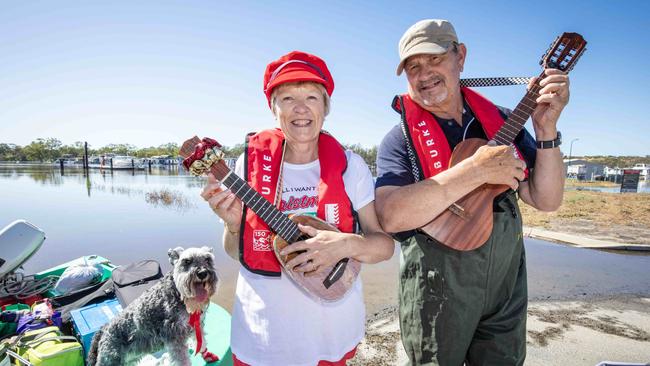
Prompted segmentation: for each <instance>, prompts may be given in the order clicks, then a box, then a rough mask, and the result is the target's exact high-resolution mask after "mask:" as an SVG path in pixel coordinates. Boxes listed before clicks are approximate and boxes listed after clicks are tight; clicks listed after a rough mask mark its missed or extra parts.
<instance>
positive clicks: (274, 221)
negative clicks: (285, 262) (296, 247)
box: [212, 164, 302, 244]
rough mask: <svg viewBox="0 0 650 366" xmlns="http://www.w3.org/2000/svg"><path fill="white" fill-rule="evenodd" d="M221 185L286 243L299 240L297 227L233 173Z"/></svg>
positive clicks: (299, 234) (299, 232) (299, 235)
mask: <svg viewBox="0 0 650 366" xmlns="http://www.w3.org/2000/svg"><path fill="white" fill-rule="evenodd" d="M215 165H216V164H215ZM213 170H215V169H214V168H213ZM212 173H213V174H214V173H216V172H215V171H213V172H212ZM222 183H223V184H224V185H225V186H226V187H228V189H230V190H231V191H232V192H233V193H234V194H235V196H237V197H238V198H239V199H240V200H241V201H242V202H243V203H244V204H245V205H246V207H248V208H249V209H251V210H253V212H255V214H257V216H259V217H260V218H261V219H262V221H264V222H265V223H266V224H267V225H268V226H269V228H270V229H271V230H272V231H274V232H275V233H276V234H278V235H280V237H282V239H284V240H285V241H286V242H287V243H289V244H292V243H294V242H296V241H298V240H299V239H300V237H301V236H302V232H301V231H300V229H298V225H296V223H294V222H293V221H291V219H289V217H288V216H287V215H285V214H283V213H282V212H281V211H280V210H278V208H277V207H275V206H274V205H273V204H272V203H271V202H269V201H268V200H267V199H266V198H264V197H263V196H262V195H261V194H259V193H258V192H257V191H255V190H254V189H253V188H252V187H251V186H249V185H248V183H247V182H246V181H245V180H243V179H241V178H240V177H239V176H238V175H237V174H235V173H234V172H233V171H230V172H229V173H228V174H227V175H226V176H225V177H224V178H223V180H222Z"/></svg>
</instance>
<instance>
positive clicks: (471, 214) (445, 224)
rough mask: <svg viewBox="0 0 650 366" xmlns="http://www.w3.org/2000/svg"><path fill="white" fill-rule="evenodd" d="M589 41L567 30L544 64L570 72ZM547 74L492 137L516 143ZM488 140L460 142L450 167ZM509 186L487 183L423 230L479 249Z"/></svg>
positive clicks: (451, 244) (454, 245) (442, 239)
mask: <svg viewBox="0 0 650 366" xmlns="http://www.w3.org/2000/svg"><path fill="white" fill-rule="evenodd" d="M586 45H587V42H586V41H585V40H584V39H583V38H582V36H581V35H579V34H578V33H563V34H562V35H561V36H559V37H557V39H556V40H555V42H553V43H552V44H551V47H550V48H549V49H548V50H547V51H546V53H545V54H544V55H543V56H542V59H541V60H540V62H539V63H540V65H542V68H553V69H559V70H562V71H564V72H566V73H568V72H569V71H571V69H573V67H574V66H575V64H576V62H577V61H578V59H579V58H580V56H581V55H582V53H583V52H584V51H585V49H586V48H585V46H586ZM543 76H544V71H542V73H541V74H540V76H539V77H538V78H537V80H536V82H535V85H533V86H532V87H531V88H530V90H528V91H527V92H526V95H524V97H523V98H522V99H521V101H520V102H519V104H518V105H517V107H516V108H515V110H514V111H512V113H511V114H510V116H509V117H508V119H507V120H506V121H505V122H504V123H503V126H501V128H500V129H499V131H498V132H497V133H496V135H494V137H493V139H492V140H494V141H495V142H496V143H497V145H512V143H513V141H514V139H515V137H516V136H517V135H518V134H519V132H520V131H521V130H522V129H523V127H524V124H525V123H526V121H527V120H528V117H530V115H531V114H532V113H533V111H534V110H535V107H537V102H535V100H536V99H537V97H539V91H540V89H541V87H540V85H539V82H540V81H541V80H542V77H543ZM485 144H487V141H486V140H483V139H479V138H471V139H467V140H464V141H462V142H460V143H459V144H458V145H456V147H455V148H454V151H453V152H452V154H451V158H450V161H449V167H452V166H454V165H456V164H458V163H459V162H461V161H463V160H465V159H467V158H468V157H470V156H472V155H474V153H475V152H476V150H478V149H479V148H480V147H481V146H483V145H485ZM508 189H509V187H508V186H506V185H495V184H483V185H482V186H480V187H478V188H476V189H475V190H473V191H472V192H470V193H468V194H467V195H465V196H464V197H463V198H461V199H460V200H458V201H456V202H455V203H453V204H452V205H451V206H449V207H448V208H447V209H446V210H444V211H443V212H442V213H441V214H440V215H438V216H437V217H436V218H434V219H433V220H432V221H431V222H429V223H428V224H426V225H424V226H423V227H421V228H420V229H419V230H420V231H422V232H424V233H425V234H427V235H429V236H430V237H432V238H434V239H436V240H437V241H438V242H440V243H442V244H444V245H446V246H448V247H451V248H453V249H456V250H461V251H468V250H473V249H476V248H478V247H480V246H482V245H483V244H485V242H486V241H487V240H488V238H489V237H490V234H491V233H492V225H493V222H492V202H493V200H494V198H495V197H496V196H498V195H499V194H501V193H503V192H505V191H506V190H508Z"/></svg>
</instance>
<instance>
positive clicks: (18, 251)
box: [0, 220, 45, 279]
mask: <svg viewBox="0 0 650 366" xmlns="http://www.w3.org/2000/svg"><path fill="white" fill-rule="evenodd" d="M43 241H45V233H44V232H43V230H41V229H39V228H37V227H36V226H34V225H32V224H30V223H29V222H27V221H25V220H16V221H14V222H12V223H11V224H9V225H7V226H6V227H5V228H4V229H2V230H1V231H0V279H2V278H3V277H5V276H6V275H8V274H10V273H12V272H13V271H15V270H16V269H17V268H19V267H20V266H22V265H23V263H25V262H26V261H27V260H28V259H29V258H30V257H31V256H32V255H34V253H36V251H38V249H39V248H40V247H41V245H43Z"/></svg>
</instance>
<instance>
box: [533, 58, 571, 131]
mask: <svg viewBox="0 0 650 366" xmlns="http://www.w3.org/2000/svg"><path fill="white" fill-rule="evenodd" d="M545 74H546V77H544V78H543V79H542V81H540V83H539V85H540V86H541V87H542V89H540V91H539V97H538V98H537V99H536V102H537V107H536V108H535V110H534V111H533V114H532V119H533V128H534V129H535V137H536V138H537V140H553V139H555V137H556V136H557V127H556V126H557V121H558V119H559V118H560V113H561V112H562V110H563V109H564V107H565V106H566V105H567V104H568V103H569V76H568V75H566V74H565V73H564V72H562V71H560V70H556V69H546V70H545ZM535 80H536V79H533V80H531V81H530V83H529V84H528V88H529V89H530V87H531V86H532V85H533V83H534V82H535Z"/></svg>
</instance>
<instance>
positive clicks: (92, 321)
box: [70, 299, 122, 356]
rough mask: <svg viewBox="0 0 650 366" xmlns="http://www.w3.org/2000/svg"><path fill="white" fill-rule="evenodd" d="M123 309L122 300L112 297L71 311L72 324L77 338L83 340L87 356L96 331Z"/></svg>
mask: <svg viewBox="0 0 650 366" xmlns="http://www.w3.org/2000/svg"><path fill="white" fill-rule="evenodd" d="M121 311H122V305H120V302H119V301H117V299H111V300H106V301H104V302H100V303H98V304H93V305H88V306H84V307H83V308H80V309H76V310H72V311H71V312H70V315H71V316H72V325H73V326H74V330H75V333H76V334H77V338H79V340H81V344H82V345H83V348H84V354H85V356H88V350H89V349H90V342H91V341H92V340H93V335H95V332H97V331H98V330H99V328H101V327H102V326H103V325H104V324H106V323H108V322H109V321H110V320H111V319H113V318H114V317H115V316H117V314H119V313H120V312H121Z"/></svg>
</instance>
